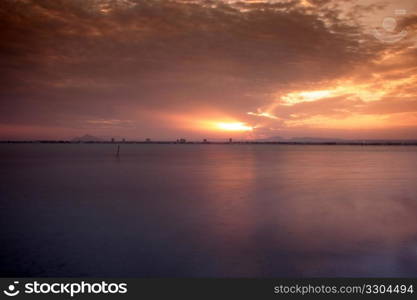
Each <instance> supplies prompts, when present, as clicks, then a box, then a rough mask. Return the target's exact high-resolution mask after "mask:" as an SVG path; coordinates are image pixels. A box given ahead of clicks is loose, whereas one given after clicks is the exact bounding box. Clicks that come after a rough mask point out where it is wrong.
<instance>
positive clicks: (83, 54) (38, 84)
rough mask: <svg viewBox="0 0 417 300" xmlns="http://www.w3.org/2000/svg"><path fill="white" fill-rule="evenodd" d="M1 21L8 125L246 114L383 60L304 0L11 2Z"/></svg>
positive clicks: (0, 113)
mask: <svg viewBox="0 0 417 300" xmlns="http://www.w3.org/2000/svg"><path fill="white" fill-rule="evenodd" d="M310 2H311V3H312V4H313V5H314V4H317V3H315V2H318V1H310ZM319 2H323V1H319ZM323 3H324V2H323ZM323 3H318V4H321V5H322V4H323ZM319 15H320V17H319ZM0 22H1V23H0V26H1V27H0V28H1V29H0V30H1V45H0V59H1V72H2V75H1V80H0V86H1V92H0V97H1V102H2V108H1V110H0V118H1V120H2V121H1V122H2V123H3V124H26V125H30V124H37V125H39V124H49V125H60V126H68V127H71V126H76V124H78V123H80V124H81V123H83V124H84V123H86V122H87V121H88V120H95V119H98V120H101V119H130V118H132V116H133V115H134V114H133V112H136V113H138V114H140V112H141V111H143V112H147V111H167V112H173V113H175V112H182V111H196V110H198V109H199V108H200V107H214V108H216V109H217V110H221V111H224V112H226V113H228V114H231V115H242V114H245V113H246V112H247V111H253V110H254V109H256V107H259V106H262V105H263V104H265V103H266V102H267V101H268V100H269V98H268V96H266V95H268V94H269V93H273V92H276V91H277V90H280V89H281V88H282V89H283V88H288V86H289V85H297V84H308V83H309V82H314V81H321V80H326V79H329V78H332V79H334V78H335V77H338V76H342V75H343V74H344V73H346V72H348V71H349V70H351V68H352V66H354V65H357V64H360V63H361V62H363V61H365V60H367V59H368V58H369V56H370V55H374V53H372V52H369V49H368V48H365V47H364V46H363V43H360V42H359V36H360V33H359V30H358V29H357V28H356V27H353V26H348V25H346V24H345V23H343V22H342V21H340V20H339V19H338V18H337V14H335V13H332V11H331V10H328V9H326V8H320V5H317V6H312V7H310V8H308V9H306V8H305V7H303V6H302V5H300V2H299V1H293V2H285V3H275V4H265V3H264V4H262V3H250V2H244V1H242V2H237V3H234V4H233V5H228V4H226V3H223V2H219V1H205V2H196V1H156V0H155V1H150V0H148V1H145V0H143V1H139V0H138V1H127V0H126V1H97V0H96V1H92V0H85V1H81V0H72V1H69V0H67V1H64V0H42V1H35V0H32V1H30V0H26V1H24V0H21V1H18V0H2V1H1V3H0ZM138 122H140V121H138ZM90 124H91V123H90Z"/></svg>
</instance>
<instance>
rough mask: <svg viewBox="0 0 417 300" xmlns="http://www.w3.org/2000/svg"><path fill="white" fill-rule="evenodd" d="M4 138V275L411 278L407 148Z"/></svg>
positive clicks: (415, 257) (416, 186)
mask: <svg viewBox="0 0 417 300" xmlns="http://www.w3.org/2000/svg"><path fill="white" fill-rule="evenodd" d="M116 147H117V146H116V145H112V144H1V145H0V276H2V277H183V278H190V277H193V278H194V277H204V278H207V277H208V278H211V277H216V278H230V277H239V278H242V277H244V278H272V277H416V276H417V147H416V146H358V145H353V146H348V145H243V144H240V145H239V144H230V145H228V144H226V145H219V144H166V145H161V144H122V145H120V153H119V156H117V155H116V151H117V148H116Z"/></svg>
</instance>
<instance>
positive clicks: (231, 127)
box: [216, 122, 253, 131]
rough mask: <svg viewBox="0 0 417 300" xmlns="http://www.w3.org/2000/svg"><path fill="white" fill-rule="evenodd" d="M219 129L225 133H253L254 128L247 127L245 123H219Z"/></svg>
mask: <svg viewBox="0 0 417 300" xmlns="http://www.w3.org/2000/svg"><path fill="white" fill-rule="evenodd" d="M216 125H217V128H219V129H220V130H225V131H252V130H253V127H251V126H248V125H246V124H245V123H243V122H231V123H228V122H219V123H217V124H216Z"/></svg>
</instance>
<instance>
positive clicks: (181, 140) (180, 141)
mask: <svg viewBox="0 0 417 300" xmlns="http://www.w3.org/2000/svg"><path fill="white" fill-rule="evenodd" d="M178 142H179V143H180V144H185V143H186V142H187V140H186V139H179V141H178Z"/></svg>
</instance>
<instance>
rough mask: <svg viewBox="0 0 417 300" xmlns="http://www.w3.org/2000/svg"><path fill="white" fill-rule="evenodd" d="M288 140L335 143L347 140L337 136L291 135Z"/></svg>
mask: <svg viewBox="0 0 417 300" xmlns="http://www.w3.org/2000/svg"><path fill="white" fill-rule="evenodd" d="M289 141H291V142H302V143H337V142H343V141H347V140H344V139H338V138H319V137H293V138H291V139H290V140H289Z"/></svg>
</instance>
